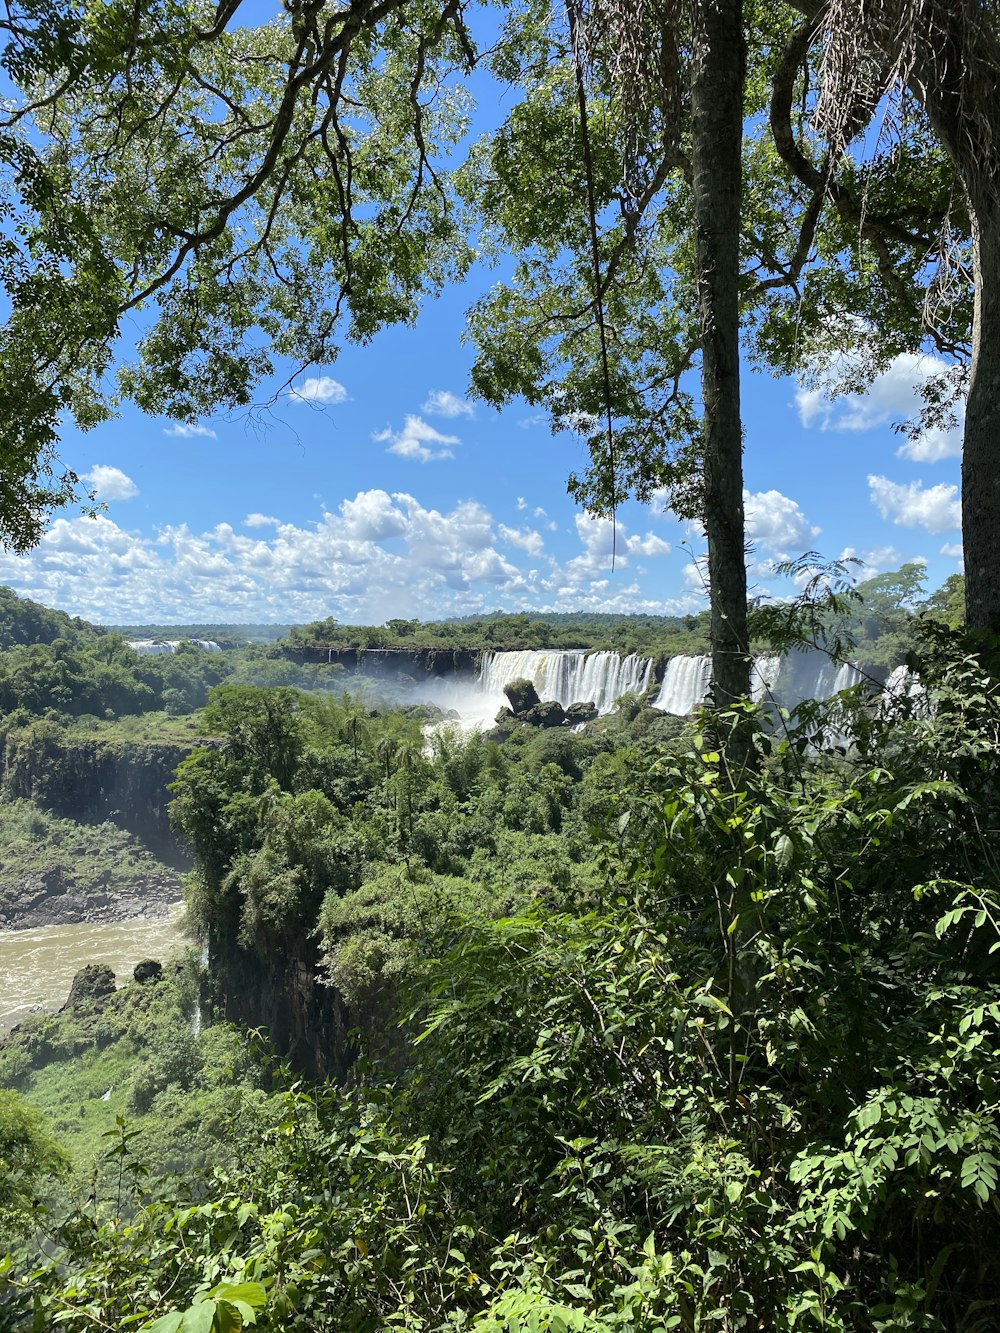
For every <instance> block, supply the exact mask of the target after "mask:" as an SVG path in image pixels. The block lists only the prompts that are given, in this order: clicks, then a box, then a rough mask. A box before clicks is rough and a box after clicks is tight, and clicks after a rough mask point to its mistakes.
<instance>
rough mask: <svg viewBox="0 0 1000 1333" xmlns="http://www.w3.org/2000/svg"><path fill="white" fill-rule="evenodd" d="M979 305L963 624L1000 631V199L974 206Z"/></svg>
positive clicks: (966, 487) (965, 474)
mask: <svg viewBox="0 0 1000 1333" xmlns="http://www.w3.org/2000/svg"><path fill="white" fill-rule="evenodd" d="M973 226H974V232H975V247H976V303H975V315H974V322H973V330H972V371H971V376H970V379H969V400H968V403H967V404H966V409H965V452H964V454H963V457H962V534H963V543H964V547H965V622H966V625H967V626H968V628H969V629H971V630H988V631H990V632H992V633H993V634H1000V198H996V197H987V198H986V199H984V200H983V201H982V203H981V204H980V206H979V207H978V208H975V206H974V222H973Z"/></svg>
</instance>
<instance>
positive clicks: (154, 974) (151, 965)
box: [132, 958, 163, 986]
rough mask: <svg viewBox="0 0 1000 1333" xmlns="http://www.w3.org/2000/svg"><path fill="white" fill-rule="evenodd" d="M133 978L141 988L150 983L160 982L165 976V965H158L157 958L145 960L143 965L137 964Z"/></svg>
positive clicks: (133, 971)
mask: <svg viewBox="0 0 1000 1333" xmlns="http://www.w3.org/2000/svg"><path fill="white" fill-rule="evenodd" d="M132 976H133V977H134V978H135V979H136V981H138V983H139V985H140V986H145V985H146V983H147V982H150V981H154V982H155V981H159V980H160V978H161V977H162V976H163V964H162V963H158V962H157V961H156V959H155V958H144V959H143V960H142V962H141V963H136V965H135V967H134V968H133V970H132Z"/></svg>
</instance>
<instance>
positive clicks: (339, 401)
mask: <svg viewBox="0 0 1000 1333" xmlns="http://www.w3.org/2000/svg"><path fill="white" fill-rule="evenodd" d="M462 311H463V304H462V301H461V300H460V299H459V297H458V294H450V295H449V296H448V297H446V298H444V299H442V300H441V301H439V302H436V303H434V305H433V306H432V307H431V308H429V309H428V310H427V312H426V315H425V317H424V318H423V319H422V320H421V321H420V323H419V324H418V326H417V327H416V328H415V329H407V330H391V331H389V332H387V333H386V334H384V335H383V336H381V337H379V338H377V339H376V340H375V341H374V342H373V343H372V344H370V345H369V346H367V347H364V348H349V349H347V350H345V352H344V353H343V355H342V356H341V358H340V360H339V361H338V362H337V363H336V364H335V365H333V366H330V367H323V368H320V369H318V370H316V371H314V372H311V373H310V374H309V375H308V376H306V375H303V376H300V377H299V379H298V380H297V382H296V385H297V387H298V389H299V391H300V393H301V395H302V396H301V397H294V396H292V395H289V396H286V397H285V398H283V399H282V400H280V401H279V403H278V405H277V406H276V407H275V408H273V409H271V410H269V411H268V412H266V413H262V414H248V415H240V416H233V417H218V418H213V419H211V420H209V421H206V422H204V423H202V424H201V426H200V427H199V433H191V434H189V433H186V428H184V427H181V428H178V427H177V426H176V425H173V424H171V423H170V422H168V421H166V420H165V419H159V420H157V419H152V418H149V417H145V416H143V415H142V414H140V413H138V412H136V411H134V410H132V409H129V410H127V411H126V412H125V413H124V415H123V416H122V418H121V419H120V420H118V421H115V422H112V423H109V424H107V425H105V426H102V427H100V428H98V429H97V430H95V431H93V432H91V433H89V434H87V435H81V434H79V433H78V432H75V431H72V430H68V431H67V432H66V436H65V439H64V442H63V446H62V456H63V458H64V460H65V462H66V463H68V464H69V465H70V466H72V467H73V468H75V469H76V470H77V471H78V472H80V473H81V474H87V475H88V476H89V478H90V481H91V484H92V485H93V486H94V488H95V489H96V490H97V492H98V493H99V495H100V496H101V497H102V498H103V500H104V502H105V504H106V510H105V512H104V513H103V514H101V515H99V516H98V517H97V518H96V519H91V518H85V517H82V516H80V515H79V514H78V513H75V512H67V513H66V514H64V515H63V516H61V517H59V518H57V519H56V520H55V522H54V523H53V524H52V526H51V528H50V530H49V531H48V533H47V534H46V536H45V537H44V539H43V541H42V543H41V545H40V546H39V547H38V548H37V549H36V550H35V551H33V552H31V553H30V554H29V555H27V556H24V557H17V556H13V555H11V554H9V553H4V554H0V581H3V582H5V583H8V584H9V585H10V586H12V587H13V588H15V589H16V590H17V591H19V592H21V593H23V594H25V595H27V596H30V597H33V598H35V599H36V600H39V601H42V602H45V603H47V604H49V605H53V606H57V607H60V608H62V609H64V610H67V611H70V612H71V613H73V614H77V615H83V616H87V617H88V618H91V619H95V620H97V621H104V622H111V623H141V622H163V623H170V622H172V621H173V622H181V621H189V622H198V621H220V620H221V621H278V622H284V621H304V620H309V619H313V618H317V617H322V616H326V615H332V616H334V617H335V618H336V619H338V620H340V621H343V622H347V623H352V622H353V623H381V622H382V621H384V620H385V619H387V618H389V617H391V616H405V617H411V616H419V617H421V618H424V619H427V618H431V617H440V616H448V615H456V614H465V613H471V612H478V611H483V610H493V609H503V610H509V611H514V610H520V609H533V610H543V609H557V610H576V609H580V608H586V609H591V610H615V611H629V610H637V611H653V612H658V613H660V612H662V613H676V612H682V611H687V610H698V609H700V607H701V606H703V605H704V601H703V594H702V591H701V586H700V585H701V576H700V573H699V571H698V568H697V566H696V564H695V562H694V557H695V556H697V555H698V554H699V553H700V551H701V543H700V541H699V538H698V534H697V533H695V532H692V531H691V530H690V529H689V528H688V527H687V526H686V525H684V524H681V523H680V522H678V521H677V520H676V519H675V518H674V517H673V516H672V515H671V514H670V513H669V512H664V510H663V507H662V505H653V506H643V505H639V504H637V503H635V502H630V503H626V504H624V505H623V506H622V508H621V511H620V513H619V515H618V535H617V556H616V560H615V569H614V571H612V569H611V527H610V524H609V523H608V522H606V521H598V520H593V519H591V518H589V517H588V516H586V515H584V514H582V513H580V512H579V511H578V510H577V509H576V507H575V506H574V505H573V503H572V501H571V500H570V499H569V497H568V496H567V495H566V489H565V479H566V476H567V474H568V473H569V472H570V471H571V470H573V469H574V468H578V467H580V466H581V465H582V464H583V461H584V458H583V445H582V442H581V441H580V440H579V439H577V438H576V437H574V436H572V435H570V434H563V435H560V436H558V437H553V436H552V435H551V434H550V432H549V429H548V427H547V425H546V424H545V422H544V421H542V420H539V419H538V418H537V417H536V416H535V415H534V414H533V413H532V412H531V411H530V409H528V408H527V407H525V406H524V405H514V406H512V407H511V408H509V409H507V410H505V411H504V412H502V413H498V412H496V411H494V410H493V409H491V408H487V407H486V406H484V405H483V404H481V403H472V402H470V401H468V400H467V398H466V397H465V391H466V387H467V382H468V367H469V360H470V352H469V349H467V348H465V347H463V346H462V345H461V343H460V334H461V329H462ZM926 370H927V366H926V365H920V364H916V363H901V364H897V365H894V366H893V367H892V368H891V369H890V371H889V372H888V373H887V375H886V376H884V377H883V378H882V380H880V381H879V382H878V383H877V384H876V385H875V386H874V389H873V392H872V393H871V394H869V395H867V396H866V397H865V398H863V399H850V400H847V401H844V400H840V401H838V402H835V403H829V402H827V401H825V400H824V399H822V398H821V397H819V396H817V395H816V394H812V393H806V392H805V391H803V390H802V389H801V388H800V387H799V386H798V385H796V384H795V383H794V382H792V381H788V380H773V379H769V378H767V377H765V376H762V375H759V374H750V373H748V374H747V376H746V385H745V391H744V397H745V419H746V428H747V445H746V456H745V470H746V489H747V493H748V500H747V515H748V528H749V532H750V535H751V537H752V538H753V540H754V544H755V549H754V555H753V562H752V565H751V578H752V580H754V581H755V583H756V585H757V586H758V588H761V589H764V588H774V589H775V590H777V591H779V592H780V591H786V592H787V591H788V589H787V588H785V589H781V587H780V585H779V584H776V583H775V582H774V580H773V578H771V577H769V571H768V564H769V562H770V561H773V560H775V559H779V558H781V557H784V556H794V555H798V554H800V553H801V552H803V551H805V550H809V549H817V550H819V551H821V552H822V553H823V555H824V556H826V557H834V556H841V555H843V554H845V553H846V554H852V555H858V556H860V557H861V558H863V559H864V560H865V562H866V565H867V566H868V569H869V571H870V572H878V571H880V570H883V569H889V568H894V567H896V566H897V565H898V564H900V563H902V562H903V561H904V560H913V559H922V560H926V562H927V564H928V587H929V588H933V587H935V586H937V585H938V584H939V583H940V582H941V581H942V580H943V579H944V578H945V577H946V576H947V575H948V574H949V573H952V572H954V571H955V570H956V569H958V568H959V567H960V565H959V547H958V542H959V531H958V516H957V515H958V510H957V505H958V491H957V483H958V459H957V457H956V452H957V448H958V441H957V439H956V438H951V437H942V438H934V439H932V440H930V441H925V442H924V443H923V446H922V449H920V448H918V449H917V450H916V452H917V454H918V455H919V454H920V453H921V452H922V453H923V455H924V456H923V457H920V456H918V457H916V458H913V457H907V456H905V454H901V452H900V450H901V448H902V446H903V445H904V443H905V442H904V441H903V440H902V438H901V437H900V436H899V435H898V434H896V433H894V432H893V431H892V429H891V423H892V421H893V420H898V419H900V418H901V417H904V416H905V415H906V414H907V412H908V411H909V410H910V409H911V408H912V406H913V403H914V395H913V387H912V386H913V382H914V379H915V378H916V377H917V376H919V375H920V374H921V373H926ZM265 396H266V395H265V394H262V399H263V398H264V397H265ZM911 452H914V451H913V450H912V449H911Z"/></svg>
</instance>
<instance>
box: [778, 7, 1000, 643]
mask: <svg viewBox="0 0 1000 1333" xmlns="http://www.w3.org/2000/svg"><path fill="white" fill-rule="evenodd" d="M792 3H793V4H794V6H795V8H796V9H797V10H798V11H799V12H800V13H802V14H804V15H805V16H806V19H807V21H806V23H805V24H804V25H803V26H802V27H801V28H800V29H799V31H798V33H797V34H796V36H795V38H794V43H793V49H792V50H791V56H792V59H791V61H790V62H789V63H790V65H791V66H792V67H794V66H795V65H796V63H797V62H800V61H801V60H803V59H804V58H805V57H806V56H807V54H808V51H809V48H810V46H811V45H812V44H813V43H814V42H819V43H820V45H821V51H822V66H821V68H822V73H823V83H822V88H821V94H820V98H819V103H818V105H817V108H816V120H817V123H818V125H819V126H820V127H821V128H822V130H823V131H824V133H825V136H826V139H827V141H828V143H829V147H830V159H831V161H832V162H833V163H836V162H837V161H838V160H839V159H841V158H842V157H843V154H844V152H845V150H846V149H847V146H848V145H849V144H850V142H851V141H852V140H853V139H855V138H856V137H857V136H858V135H859V134H860V133H862V132H863V131H864V130H865V128H866V126H867V125H868V123H869V121H870V119H871V116H872V114H873V113H874V112H875V110H876V108H877V107H878V105H879V104H880V102H881V101H882V99H883V98H884V97H885V96H886V95H887V94H889V93H891V92H893V91H895V92H897V93H899V95H900V96H901V97H902V98H903V99H904V102H905V101H908V102H910V103H911V104H913V105H915V106H917V107H919V108H920V109H921V110H922V112H923V113H924V115H925V116H926V118H927V122H928V123H929V126H930V127H931V128H932V129H933V132H934V134H935V135H936V137H937V140H938V142H939V143H940V145H941V146H942V148H943V149H944V151H945V153H946V154H947V157H948V161H949V164H950V166H951V168H952V170H953V172H954V177H955V180H956V182H957V186H958V188H957V190H956V191H955V195H956V196H957V197H955V198H953V200H952V201H950V206H949V208H948V212H947V214H946V217H945V219H944V223H945V225H944V227H943V229H942V234H941V238H940V243H939V246H938V249H939V252H940V255H941V256H942V258H943V262H942V263H941V264H939V266H938V272H937V281H938V284H939V285H940V286H941V287H942V288H943V289H944V296H945V301H944V302H938V303H937V308H938V309H940V308H941V306H942V305H946V304H947V303H948V302H951V303H952V304H957V305H959V307H960V308H963V307H964V308H965V309H966V310H967V303H966V302H965V301H963V300H962V299H961V297H962V294H963V293H962V288H963V286H966V285H967V283H968V277H969V275H968V273H967V272H963V269H962V265H961V263H960V262H955V258H956V256H955V252H954V249H953V247H954V233H958V235H959V236H961V235H962V233H965V234H967V235H969V236H970V237H971V248H972V256H971V259H972V275H971V276H972V284H971V286H972V289H973V292H974V301H973V303H972V310H971V340H970V342H971V346H970V349H969V356H968V363H967V368H966V367H963V365H962V362H961V361H960V362H959V373H958V374H957V375H955V376H954V377H953V380H952V384H953V392H952V394H951V395H950V398H951V400H952V401H953V400H954V397H955V390H956V389H961V388H966V389H967V401H966V410H965V429H964V455H963V462H962V530H963V536H964V546H965V564H966V623H967V625H968V627H969V628H970V629H974V630H987V631H990V632H992V633H1000V544H998V542H997V540H996V535H997V532H998V530H1000V529H998V525H1000V190H998V187H997V182H998V180H1000V108H998V106H997V100H996V85H997V78H998V75H1000V15H998V13H997V8H996V6H995V4H994V3H992V0H987V2H986V3H976V0H917V2H916V3H910V2H909V0H864V3H861V4H857V3H849V2H848V0H828V2H827V3H822V2H821V0H792ZM904 111H905V107H904ZM785 146H786V149H787V148H788V147H789V145H788V143H787V142H786V145H785ZM785 157H786V161H788V162H790V163H791V164H792V165H793V166H794V168H795V170H796V172H797V174H798V175H799V177H800V179H807V178H810V177H814V176H815V175H816V174H817V173H816V168H815V166H813V165H812V164H811V163H810V162H809V161H808V159H806V158H805V157H804V156H803V155H801V154H795V153H794V152H791V151H789V152H786V153H785ZM827 178H828V179H831V178H832V170H828V171H827ZM834 194H835V191H834ZM920 230H923V228H922V227H921V228H920ZM896 232H897V235H896V238H895V239H896V240H897V241H898V240H899V239H900V233H902V235H903V237H904V238H905V235H906V233H905V230H904V229H903V228H901V227H899V226H897V227H896ZM910 235H911V240H912V239H913V235H912V231H911V233H910ZM933 285H934V284H933V281H932V289H933ZM956 291H957V292H958V296H959V299H958V301H956V299H955V294H956ZM931 332H934V330H933V328H932V330H931ZM946 343H947V338H946ZM949 350H951V351H952V352H958V353H960V354H961V353H962V351H963V350H964V349H963V348H961V347H957V346H954V345H952V346H951V347H950V349H949ZM944 387H945V386H939V388H938V390H937V391H936V397H937V401H935V398H934V397H932V400H931V403H930V406H931V408H932V409H934V408H935V407H940V394H941V393H942V392H943V389H944ZM948 398H949V395H947V394H945V403H946V405H947V402H948Z"/></svg>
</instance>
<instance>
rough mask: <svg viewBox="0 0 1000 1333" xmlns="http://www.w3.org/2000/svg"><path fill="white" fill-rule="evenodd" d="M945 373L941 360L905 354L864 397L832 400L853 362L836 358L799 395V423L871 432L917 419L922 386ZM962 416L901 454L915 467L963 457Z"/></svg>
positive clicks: (961, 409) (923, 436) (844, 396)
mask: <svg viewBox="0 0 1000 1333" xmlns="http://www.w3.org/2000/svg"><path fill="white" fill-rule="evenodd" d="M947 369H948V365H947V363H946V362H944V361H942V360H941V359H940V358H939V357H935V356H920V355H916V354H914V353H912V352H904V353H901V354H900V355H899V356H897V357H894V358H893V360H892V362H891V363H890V364H889V366H888V367H887V368H886V369H885V370H884V371H883V372H882V373H881V374H880V375H877V376H876V377H875V379H874V380H873V381H872V383H871V385H870V387H869V388H868V390H867V391H866V392H865V393H863V394H853V393H849V394H842V395H840V396H838V397H836V398H831V397H830V389H831V387H832V386H833V385H834V384H836V382H837V381H838V380H841V379H843V378H844V377H845V376H848V375H849V374H850V370H851V361H850V357H849V356H847V355H844V354H841V355H838V356H835V357H833V358H832V359H831V361H830V363H829V365H828V366H827V367H826V368H824V370H823V371H822V372H821V373H820V374H819V375H818V376H817V377H815V379H814V380H813V381H812V382H811V383H810V384H809V386H802V387H800V388H799V389H798V390H797V392H796V394H795V403H796V406H797V408H798V412H799V420H800V421H801V422H802V425H803V426H805V427H806V428H807V429H809V428H811V427H814V426H818V427H819V429H820V430H834V431H867V430H876V429H879V428H881V427H885V426H890V425H894V424H897V423H899V422H903V421H908V420H911V419H914V418H915V417H916V416H917V414H918V413H919V411H920V409H921V407H922V406H923V399H922V397H921V395H920V386H921V385H923V384H925V383H926V382H927V381H928V380H929V379H931V378H933V377H934V376H938V375H941V374H942V373H943V372H944V371H946V370H947ZM964 416H965V407H964V404H963V403H959V404H957V405H956V417H957V425H956V426H955V427H954V428H953V429H951V430H941V429H939V428H938V427H932V428H931V429H930V430H927V431H924V432H923V434H921V435H919V436H917V438H916V439H913V440H907V441H906V442H905V443H904V444H902V445H900V447H899V449H898V450H897V451H896V452H897V454H898V455H899V456H900V457H901V458H908V459H910V460H911V461H913V462H917V463H935V462H938V461H939V460H940V459H942V458H957V457H959V456H960V454H961V452H962V428H963V421H964Z"/></svg>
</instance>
